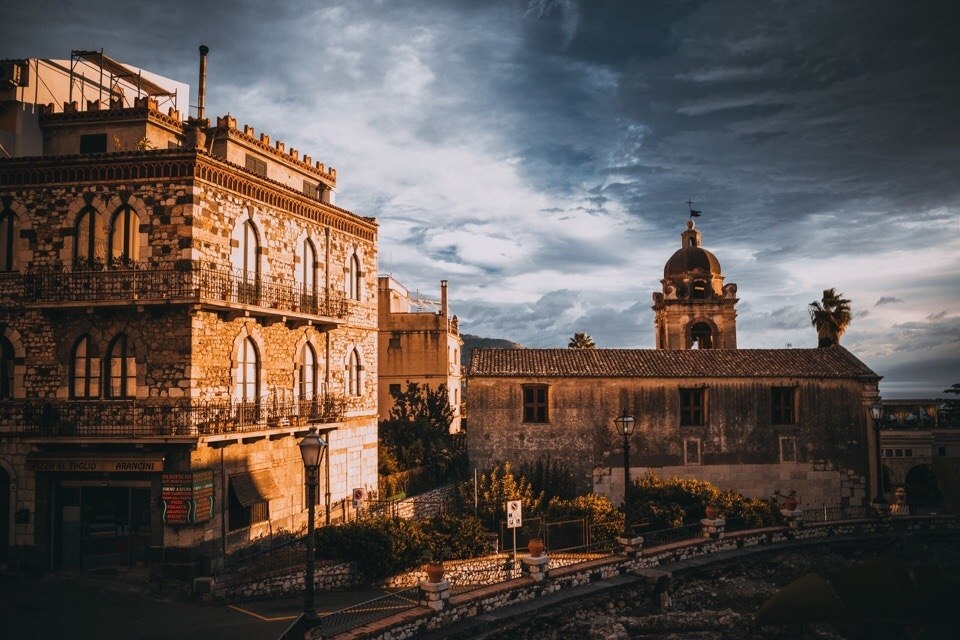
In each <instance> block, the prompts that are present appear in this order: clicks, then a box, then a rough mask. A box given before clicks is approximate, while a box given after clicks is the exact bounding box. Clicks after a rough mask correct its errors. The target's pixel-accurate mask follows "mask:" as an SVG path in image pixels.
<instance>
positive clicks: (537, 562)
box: [520, 555, 550, 582]
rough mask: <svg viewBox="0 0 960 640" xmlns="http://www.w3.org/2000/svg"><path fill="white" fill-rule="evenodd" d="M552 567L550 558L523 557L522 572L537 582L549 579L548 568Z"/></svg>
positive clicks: (544, 556)
mask: <svg viewBox="0 0 960 640" xmlns="http://www.w3.org/2000/svg"><path fill="white" fill-rule="evenodd" d="M549 566H550V556H546V555H543V556H536V557H534V556H521V558H520V571H521V572H522V573H523V575H525V576H530V577H531V578H533V579H534V580H536V581H537V582H539V581H541V580H543V579H544V578H546V577H547V567H549Z"/></svg>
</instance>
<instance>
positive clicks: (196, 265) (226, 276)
mask: <svg viewBox="0 0 960 640" xmlns="http://www.w3.org/2000/svg"><path fill="white" fill-rule="evenodd" d="M77 267H80V268H74V269H73V270H72V271H66V270H64V269H49V270H44V271H33V272H30V273H27V274H26V275H25V276H24V279H23V286H24V293H25V295H26V299H27V300H30V301H32V302H40V303H45V302H46V303H55V302H89V301H99V302H130V301H134V300H137V301H170V300H174V301H184V302H201V301H216V302H221V303H228V304H241V305H251V306H258V307H264V308H273V309H280V310H285V311H293V312H297V313H304V314H309V315H314V316H324V317H332V318H344V317H346V315H347V303H346V300H345V298H344V296H343V294H342V293H341V292H340V291H338V290H336V289H331V290H329V291H327V290H321V289H318V288H316V287H307V286H305V285H304V284H302V283H300V282H297V281H296V280H295V279H293V278H283V277H278V276H274V275H270V276H267V275H263V274H260V273H256V272H251V271H243V270H235V269H231V268H229V267H225V266H219V265H215V264H212V263H201V262H196V261H182V260H181V261H177V262H175V263H171V262H164V263H120V264H117V265H114V266H111V267H109V268H108V267H106V266H105V265H103V264H99V263H98V264H95V265H77Z"/></svg>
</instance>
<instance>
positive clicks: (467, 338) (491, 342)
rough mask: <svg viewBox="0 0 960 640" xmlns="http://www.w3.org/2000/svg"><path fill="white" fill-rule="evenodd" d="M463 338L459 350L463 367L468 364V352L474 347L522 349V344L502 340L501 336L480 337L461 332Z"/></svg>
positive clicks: (471, 351)
mask: <svg viewBox="0 0 960 640" xmlns="http://www.w3.org/2000/svg"><path fill="white" fill-rule="evenodd" d="M460 337H461V338H463V349H461V350H460V364H462V365H463V366H464V367H467V366H469V364H470V354H471V353H473V350H474V349H523V348H524V347H523V345H522V344H517V343H516V342H511V341H510V340H504V339H503V338H481V337H480V336H472V335H470V334H469V333H461V334H460Z"/></svg>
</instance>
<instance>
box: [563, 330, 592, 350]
mask: <svg viewBox="0 0 960 640" xmlns="http://www.w3.org/2000/svg"><path fill="white" fill-rule="evenodd" d="M567 346H568V347H569V348H571V349H596V348H597V345H596V344H595V343H594V341H593V338H591V337H590V334H589V333H575V334H573V337H572V338H570V342H568V343H567Z"/></svg>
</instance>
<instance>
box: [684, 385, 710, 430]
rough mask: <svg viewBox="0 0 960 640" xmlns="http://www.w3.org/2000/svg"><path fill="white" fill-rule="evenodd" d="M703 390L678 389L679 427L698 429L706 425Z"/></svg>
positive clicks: (704, 394) (704, 393)
mask: <svg viewBox="0 0 960 640" xmlns="http://www.w3.org/2000/svg"><path fill="white" fill-rule="evenodd" d="M705 401H706V390H705V389H680V426H681V427H699V426H703V425H705V424H706V423H707V415H706V413H707V412H706V402H705Z"/></svg>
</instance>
